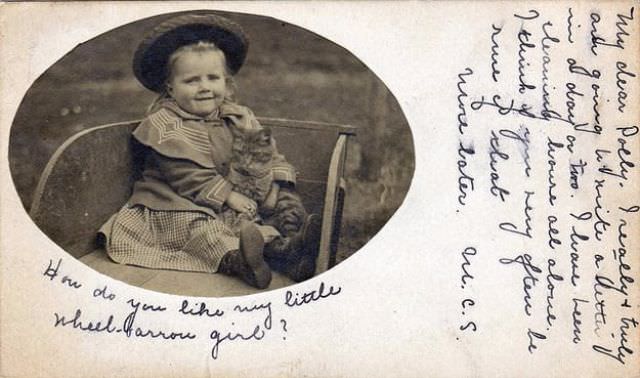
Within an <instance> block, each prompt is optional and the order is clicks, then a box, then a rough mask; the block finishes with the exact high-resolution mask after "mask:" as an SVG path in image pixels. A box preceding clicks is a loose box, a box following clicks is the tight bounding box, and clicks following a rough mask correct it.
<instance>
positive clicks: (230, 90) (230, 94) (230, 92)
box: [147, 41, 237, 113]
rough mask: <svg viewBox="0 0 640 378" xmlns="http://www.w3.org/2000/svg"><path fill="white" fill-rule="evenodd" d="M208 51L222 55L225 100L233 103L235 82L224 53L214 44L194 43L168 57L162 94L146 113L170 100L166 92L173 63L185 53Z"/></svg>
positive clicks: (235, 88)
mask: <svg viewBox="0 0 640 378" xmlns="http://www.w3.org/2000/svg"><path fill="white" fill-rule="evenodd" d="M209 51H215V52H219V53H221V54H222V60H223V63H224V68H225V70H224V79H225V81H226V85H227V94H225V100H227V101H232V102H235V99H236V98H235V97H236V96H235V95H236V90H237V86H236V81H235V80H234V78H233V75H231V72H230V70H229V66H228V65H227V57H226V56H225V55H224V52H223V51H222V50H221V49H220V48H219V47H218V46H216V44H215V43H213V42H207V41H198V42H196V43H192V44H190V45H185V46H182V47H180V48H178V49H176V51H174V52H173V53H172V54H171V55H170V56H169V59H168V61H167V64H166V65H165V70H166V72H165V77H166V79H165V85H164V88H163V89H162V92H161V93H160V95H158V97H156V99H155V100H154V101H153V102H152V103H151V105H150V106H149V108H148V109H147V113H152V112H153V111H155V110H156V107H157V106H158V105H159V103H160V102H162V101H163V100H166V99H169V98H171V95H169V92H168V90H167V83H168V82H169V80H170V79H171V75H172V71H173V67H174V66H175V63H176V61H177V60H178V58H179V57H180V56H181V55H183V54H184V53H187V52H196V53H203V52H209Z"/></svg>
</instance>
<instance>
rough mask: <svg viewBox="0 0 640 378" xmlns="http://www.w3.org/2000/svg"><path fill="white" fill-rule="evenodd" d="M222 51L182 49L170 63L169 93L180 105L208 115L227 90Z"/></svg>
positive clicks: (194, 112)
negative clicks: (172, 62)
mask: <svg viewBox="0 0 640 378" xmlns="http://www.w3.org/2000/svg"><path fill="white" fill-rule="evenodd" d="M225 64H226V62H225V58H224V54H223V53H222V52H221V51H204V52H195V51H185V52H182V53H181V54H180V55H179V56H178V58H177V59H176V60H175V62H174V64H173V66H172V67H171V76H170V78H169V82H168V87H167V89H168V93H169V95H170V96H171V97H172V98H173V99H174V100H175V101H176V102H177V103H178V106H180V107H181V108H182V109H184V110H186V111H187V112H189V113H191V114H194V115H197V116H201V117H204V116H207V115H209V114H211V113H213V112H214V111H216V110H217V109H218V107H219V106H220V105H221V104H222V101H223V100H224V98H225V95H226V94H227V85H226V67H225Z"/></svg>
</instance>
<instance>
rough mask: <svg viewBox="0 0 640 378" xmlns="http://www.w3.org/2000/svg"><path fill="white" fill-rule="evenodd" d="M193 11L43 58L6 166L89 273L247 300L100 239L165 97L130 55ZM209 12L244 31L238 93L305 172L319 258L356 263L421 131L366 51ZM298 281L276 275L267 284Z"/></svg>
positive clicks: (223, 282)
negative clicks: (123, 254) (141, 263)
mask: <svg viewBox="0 0 640 378" xmlns="http://www.w3.org/2000/svg"><path fill="white" fill-rule="evenodd" d="M197 12H201V11H191V12H177V13H171V14H163V15H159V16H154V17H150V18H145V19H142V20H138V21H136V22H133V23H130V24H127V25H123V26H120V27H118V28H116V29H113V30H110V31H108V32H106V33H104V34H101V35H99V36H97V37H95V38H93V39H91V40H89V41H86V42H84V43H81V44H79V45H78V46H77V47H76V48H74V49H73V50H72V51H70V52H69V53H67V54H66V55H65V56H64V57H62V58H61V59H59V60H58V61H57V62H56V63H55V64H53V65H52V66H51V67H49V68H48V69H47V70H46V71H45V72H44V73H43V74H42V75H41V76H40V77H39V78H38V79H37V80H36V81H35V82H34V83H33V84H32V86H31V87H30V88H29V90H28V91H27V93H26V94H25V96H24V98H23V99H22V102H21V104H20V106H19V108H18V111H17V113H16V115H15V118H14V121H13V124H12V127H11V131H10V140H9V164H10V170H11V175H12V178H13V181H14V183H15V185H16V189H17V192H18V195H19V197H20V200H21V201H22V204H23V206H24V208H25V210H26V211H27V212H29V215H30V216H31V218H32V220H33V221H34V222H35V224H36V225H37V227H39V228H40V229H41V230H42V231H43V232H44V233H45V234H46V235H47V236H48V237H49V238H50V239H51V240H52V241H54V242H55V243H56V244H57V245H59V246H60V247H61V248H62V249H63V250H65V251H66V252H68V253H69V254H70V255H72V256H73V257H74V258H76V259H78V260H79V261H81V262H83V263H84V264H85V265H88V266H89V267H91V268H92V269H94V270H96V271H98V272H100V273H103V274H105V275H107V276H110V277H112V278H114V279H117V280H120V281H122V282H125V283H127V284H130V285H133V286H138V287H142V288H145V289H149V290H154V291H158V292H163V293H170V294H180V295H190V296H203V297H219V296H238V295H248V294H253V293H256V292H259V290H257V289H254V288H252V287H250V286H249V285H247V284H245V283H244V282H242V281H241V280H240V279H238V278H236V277H233V276H228V275H224V274H216V273H196V272H187V271H176V270H160V269H150V268H142V267H138V266H130V265H122V264H118V263H116V262H114V261H112V260H111V259H110V258H109V257H108V256H107V254H106V253H105V252H104V249H103V248H101V247H100V243H99V242H100V241H99V240H97V238H96V236H97V231H98V229H99V228H100V226H101V225H102V224H104V223H105V222H106V221H107V220H108V219H109V217H110V215H111V214H114V213H115V212H117V211H118V209H119V208H120V207H122V206H123V205H124V204H125V203H126V201H127V199H128V197H129V196H130V194H131V190H132V185H133V183H134V182H135V181H136V180H137V179H138V178H139V177H140V171H141V166H142V161H143V160H144V158H145V152H144V150H143V149H141V148H139V146H137V145H136V144H135V143H133V142H132V141H131V139H132V138H131V132H132V130H133V129H135V127H136V126H137V122H138V121H139V120H141V119H143V118H144V116H145V113H146V111H147V109H148V107H149V105H150V104H151V103H152V102H153V101H154V99H155V97H156V96H157V95H156V94H154V93H153V92H151V91H149V90H147V89H145V88H144V87H143V86H142V85H141V84H140V83H139V82H138V81H137V80H136V78H135V77H134V75H133V72H132V68H131V66H132V59H133V54H134V51H135V49H136V47H137V45H138V43H139V42H140V41H141V40H142V38H143V36H144V35H145V34H146V33H147V32H148V31H149V30H150V29H152V28H153V27H154V26H155V25H156V24H158V23H160V22H162V21H164V20H166V19H169V18H171V17H174V16H176V15H178V14H183V13H197ZM214 13H215V14H217V15H220V16H223V17H226V18H229V19H231V20H232V21H235V22H237V23H238V24H240V25H241V26H242V28H243V29H244V31H245V33H246V34H247V36H248V39H249V41H250V44H249V51H248V56H247V59H246V61H245V64H244V66H243V67H242V69H241V70H240V71H239V73H238V74H237V75H236V76H235V80H236V85H237V100H238V102H239V103H240V104H243V105H246V106H248V107H249V108H250V109H251V110H253V112H254V113H255V114H256V116H257V117H259V119H260V120H261V121H263V120H264V122H266V123H267V124H269V122H272V123H273V130H274V133H273V135H274V137H275V139H276V141H277V142H278V149H279V151H280V152H282V153H283V154H284V155H285V157H286V158H287V160H288V161H289V162H290V163H291V164H292V165H293V166H294V167H296V170H298V175H299V178H300V183H299V185H298V186H297V190H298V192H299V193H300V195H301V197H302V198H303V203H304V205H305V208H306V209H307V210H308V211H309V212H311V213H316V214H318V215H319V216H321V217H322V226H323V230H322V237H323V241H322V242H321V243H320V244H321V248H324V250H323V251H324V252H325V253H322V251H321V254H320V257H319V259H318V264H319V265H321V266H327V267H329V269H330V268H331V267H332V266H335V265H337V264H342V263H348V261H346V260H348V257H349V256H351V255H353V254H354V253H357V251H358V250H359V249H360V248H361V247H362V246H364V245H365V244H366V243H367V242H368V241H369V240H370V239H371V238H372V237H373V236H374V235H375V234H377V233H378V232H379V231H380V230H381V229H382V227H383V226H384V225H385V224H386V223H387V221H388V220H389V219H390V218H391V216H392V215H393V214H394V213H395V211H396V210H397V209H398V208H399V206H400V205H401V204H402V202H403V200H404V198H405V196H406V193H407V191H408V189H409V186H410V183H411V179H412V177H413V173H414V167H415V151H414V144H413V138H412V135H411V130H410V128H409V125H408V123H407V120H406V118H405V117H404V115H403V113H402V110H401V108H400V106H399V104H398V102H397V101H396V99H395V97H394V96H393V94H392V93H391V92H390V91H389V90H388V88H387V87H386V86H385V85H384V83H383V82H382V81H381V80H380V79H379V78H378V77H377V76H376V75H375V74H374V73H373V72H372V71H370V70H369V69H368V67H367V66H366V65H365V64H363V63H362V62H361V61H360V60H359V59H358V58H356V57H355V56H354V55H353V54H351V53H350V52H349V51H348V50H346V49H344V48H343V47H341V46H339V45H337V44H335V43H333V42H331V41H329V40H327V39H325V38H323V37H321V36H319V35H317V34H315V33H313V32H310V31H308V30H306V29H303V28H300V27H297V26H295V25H292V24H289V23H285V22H282V21H279V20H276V19H274V18H270V17H266V16H258V15H250V14H241V13H228V12H217V11H216V12H214ZM363 32H364V31H363ZM283 120H284V121H283ZM297 121H302V122H297ZM264 122H262V123H264ZM270 126H271V125H270ZM343 150H344V151H343ZM309 151H313V154H310V153H309ZM327 192H329V193H328V194H327ZM331 228H333V229H331ZM320 270H322V269H320ZM177 282H179V284H178V285H176V283H177ZM292 284H295V282H294V281H291V280H290V279H289V278H288V277H287V276H286V275H285V274H280V273H277V274H274V276H273V279H272V281H271V284H270V286H269V287H268V288H267V290H273V289H278V288H281V287H286V286H289V285H292Z"/></svg>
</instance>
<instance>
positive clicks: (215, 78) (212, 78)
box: [207, 75, 220, 81]
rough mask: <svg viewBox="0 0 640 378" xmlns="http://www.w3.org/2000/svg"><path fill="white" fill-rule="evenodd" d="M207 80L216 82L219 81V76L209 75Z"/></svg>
mask: <svg viewBox="0 0 640 378" xmlns="http://www.w3.org/2000/svg"><path fill="white" fill-rule="evenodd" d="M207 79H209V80H211V81H216V80H219V79H220V76H218V75H209V76H207Z"/></svg>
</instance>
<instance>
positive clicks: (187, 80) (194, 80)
mask: <svg viewBox="0 0 640 378" xmlns="http://www.w3.org/2000/svg"><path fill="white" fill-rule="evenodd" d="M197 81H198V78H197V77H190V78H187V79H186V80H185V81H184V82H185V83H187V84H193V83H195V82H197Z"/></svg>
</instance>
